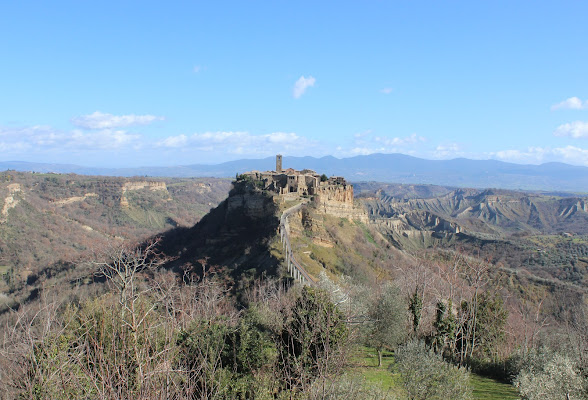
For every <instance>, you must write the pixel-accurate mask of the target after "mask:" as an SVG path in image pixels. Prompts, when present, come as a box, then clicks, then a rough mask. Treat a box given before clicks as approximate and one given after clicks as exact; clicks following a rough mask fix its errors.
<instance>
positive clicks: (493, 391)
mask: <svg viewBox="0 0 588 400" xmlns="http://www.w3.org/2000/svg"><path fill="white" fill-rule="evenodd" d="M351 364H352V369H353V371H354V372H356V373H359V374H361V375H362V376H363V377H364V378H365V379H366V381H367V382H369V383H373V384H379V385H381V386H382V389H384V390H389V391H390V392H391V393H394V394H396V395H397V396H398V397H399V398H404V396H405V395H404V390H403V389H402V386H401V385H402V384H401V381H400V376H399V375H398V374H397V373H394V372H393V371H390V366H391V365H393V364H394V354H393V353H391V352H384V356H383V358H382V366H381V367H378V356H377V354H376V351H375V350H373V349H368V348H365V347H362V348H359V349H358V350H357V352H356V354H355V356H354V357H353V358H352V361H351ZM470 383H471V385H472V389H473V398H474V399H475V400H503V399H506V400H511V399H513V400H514V399H519V396H518V394H517V391H516V390H515V388H514V387H512V386H511V385H507V384H504V383H500V382H497V381H495V380H493V379H489V378H484V377H482V376H479V375H476V374H471V375H470Z"/></svg>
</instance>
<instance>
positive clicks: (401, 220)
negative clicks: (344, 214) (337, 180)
mask: <svg viewBox="0 0 588 400" xmlns="http://www.w3.org/2000/svg"><path fill="white" fill-rule="evenodd" d="M362 201H363V204H364V205H365V206H366V208H367V210H368V213H369V215H370V223H371V224H372V225H374V226H376V227H378V229H379V231H380V232H382V233H383V234H384V235H386V236H387V237H388V238H390V240H391V241H392V242H393V243H394V244H395V245H396V246H397V247H398V248H401V249H405V250H411V251H420V249H425V248H447V249H455V250H459V251H463V252H466V253H468V254H470V255H472V256H475V257H479V258H481V259H483V260H487V261H489V262H492V263H493V264H496V265H503V266H506V267H508V268H510V269H512V270H517V271H520V270H526V271H529V272H530V273H532V274H534V275H535V276H537V277H540V278H542V279H548V280H553V279H555V280H557V281H560V282H567V283H570V284H574V285H579V287H584V288H586V287H588V212H587V211H588V208H587V205H588V204H587V203H588V199H587V198H585V197H559V196H553V195H540V194H532V193H524V192H513V191H506V190H495V189H491V190H490V189H489V190H476V189H456V190H453V191H451V192H448V193H446V194H442V195H440V196H433V197H431V196H426V197H422V198H418V197H416V196H415V195H414V193H408V195H407V196H404V194H403V193H402V192H400V193H398V192H396V193H394V194H388V193H387V192H386V191H384V190H383V189H382V188H380V189H376V191H375V192H372V193H371V194H369V193H364V195H363V198H362Z"/></svg>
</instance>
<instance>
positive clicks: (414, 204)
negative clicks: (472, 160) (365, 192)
mask: <svg viewBox="0 0 588 400" xmlns="http://www.w3.org/2000/svg"><path fill="white" fill-rule="evenodd" d="M364 201H365V203H366V204H367V206H368V208H369V210H370V215H371V216H372V217H374V218H381V217H383V218H402V216H403V215H407V214H410V213H412V212H415V211H423V212H427V213H431V214H433V215H436V216H438V217H440V218H444V219H447V220H449V221H451V222H453V223H456V224H459V226H460V227H461V230H467V231H471V232H473V233H475V232H483V233H495V234H512V233H517V232H528V233H542V234H555V233H562V232H569V233H576V234H588V198H586V197H565V198H562V197H556V196H547V195H540V194H531V193H523V192H514V191H507V190H496V189H487V190H476V189H456V190H453V191H451V192H449V193H446V194H443V195H440V196H434V197H430V196H427V197H421V198H417V197H414V196H411V197H405V196H397V195H389V194H387V193H386V192H385V191H383V190H379V191H378V192H377V193H376V194H375V195H374V197H371V198H366V199H365V200H364Z"/></svg>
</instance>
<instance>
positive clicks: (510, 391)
mask: <svg viewBox="0 0 588 400" xmlns="http://www.w3.org/2000/svg"><path fill="white" fill-rule="evenodd" d="M470 383H471V384H472V388H473V389H474V399H480V400H494V399H507V400H510V399H520V397H519V395H518V393H517V391H516V389H515V388H514V387H513V386H512V385H508V384H506V383H501V382H497V381H495V380H493V379H489V378H484V377H482V376H480V375H476V374H471V375H470Z"/></svg>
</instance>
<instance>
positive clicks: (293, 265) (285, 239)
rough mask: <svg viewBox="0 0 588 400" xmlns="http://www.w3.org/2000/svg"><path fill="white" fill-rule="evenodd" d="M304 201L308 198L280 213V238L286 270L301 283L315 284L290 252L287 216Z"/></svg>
mask: <svg viewBox="0 0 588 400" xmlns="http://www.w3.org/2000/svg"><path fill="white" fill-rule="evenodd" d="M306 203H308V199H304V200H303V201H302V203H300V204H296V205H295V206H293V207H290V208H288V209H287V210H285V211H284V212H283V213H282V216H281V217H280V238H281V240H282V244H283V246H284V251H285V252H286V265H287V266H288V272H289V273H290V275H292V278H294V280H297V281H299V282H300V283H302V284H303V285H311V286H312V285H314V284H315V282H314V280H313V279H312V278H311V277H310V275H309V274H308V272H306V270H305V269H304V268H303V267H302V265H301V264H300V263H299V262H298V261H297V260H296V258H295V257H294V253H293V252H292V245H291V244H290V225H289V224H288V217H289V216H290V215H292V214H293V213H295V212H297V211H298V210H300V208H301V207H302V206H303V205H304V204H306Z"/></svg>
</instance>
